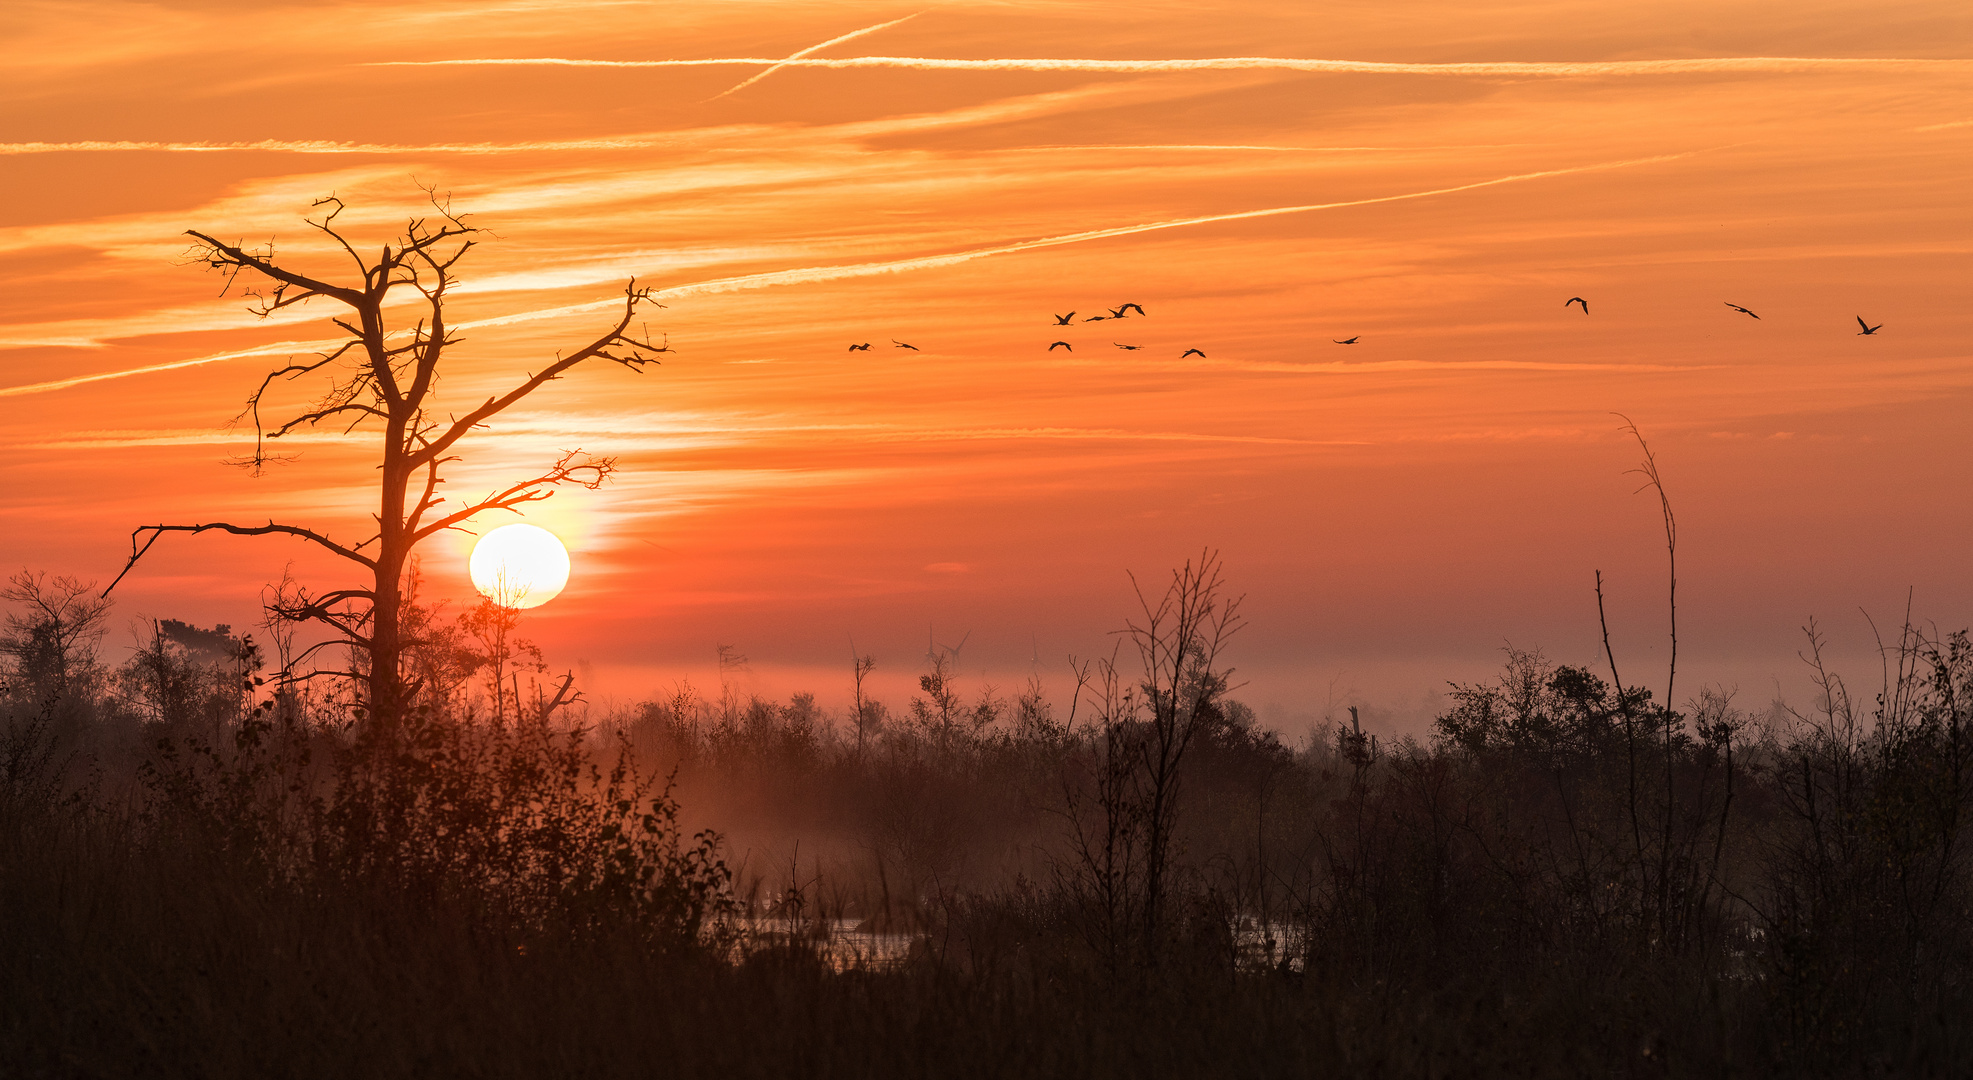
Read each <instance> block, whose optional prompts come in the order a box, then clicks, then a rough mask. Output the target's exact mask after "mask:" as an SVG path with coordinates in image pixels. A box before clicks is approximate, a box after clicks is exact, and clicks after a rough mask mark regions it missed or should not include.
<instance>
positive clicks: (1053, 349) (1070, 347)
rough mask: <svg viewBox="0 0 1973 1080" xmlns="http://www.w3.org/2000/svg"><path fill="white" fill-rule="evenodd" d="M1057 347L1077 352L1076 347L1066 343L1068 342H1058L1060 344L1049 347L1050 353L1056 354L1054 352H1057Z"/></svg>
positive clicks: (1056, 343)
mask: <svg viewBox="0 0 1973 1080" xmlns="http://www.w3.org/2000/svg"><path fill="white" fill-rule="evenodd" d="M1057 347H1060V348H1064V349H1067V350H1069V351H1070V352H1075V351H1076V347H1075V346H1074V345H1071V344H1069V343H1068V342H1066V341H1058V342H1055V343H1054V344H1053V345H1050V346H1048V351H1049V352H1054V351H1055V350H1056V348H1057Z"/></svg>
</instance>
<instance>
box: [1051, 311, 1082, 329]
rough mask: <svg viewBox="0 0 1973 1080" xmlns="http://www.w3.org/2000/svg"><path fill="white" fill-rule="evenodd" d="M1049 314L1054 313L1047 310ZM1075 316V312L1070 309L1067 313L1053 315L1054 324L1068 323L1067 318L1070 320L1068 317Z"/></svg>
mask: <svg viewBox="0 0 1973 1080" xmlns="http://www.w3.org/2000/svg"><path fill="white" fill-rule="evenodd" d="M1049 314H1051V315H1054V314H1055V313H1054V312H1049ZM1075 317H1076V313H1075V312H1073V311H1071V312H1069V313H1068V314H1067V315H1055V325H1056V326H1067V325H1069V320H1070V319H1073V318H1075Z"/></svg>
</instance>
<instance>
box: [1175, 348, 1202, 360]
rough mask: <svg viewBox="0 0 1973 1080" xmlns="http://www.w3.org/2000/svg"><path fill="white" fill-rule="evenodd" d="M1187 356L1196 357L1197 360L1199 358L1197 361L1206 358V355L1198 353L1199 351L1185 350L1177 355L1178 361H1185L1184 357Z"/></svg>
mask: <svg viewBox="0 0 1973 1080" xmlns="http://www.w3.org/2000/svg"><path fill="white" fill-rule="evenodd" d="M1188 356H1196V357H1198V358H1199V359H1201V360H1204V359H1205V358H1206V354H1205V353H1202V352H1200V351H1199V350H1197V349H1187V350H1185V351H1184V352H1182V353H1179V354H1178V358H1179V359H1180V360H1183V359H1185V358H1186V357H1188Z"/></svg>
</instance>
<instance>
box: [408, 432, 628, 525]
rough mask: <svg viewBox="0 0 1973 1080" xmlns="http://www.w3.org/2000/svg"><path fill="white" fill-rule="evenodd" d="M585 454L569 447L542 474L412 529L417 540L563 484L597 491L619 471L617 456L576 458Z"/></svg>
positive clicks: (539, 497) (537, 498) (509, 507)
mask: <svg viewBox="0 0 1973 1080" xmlns="http://www.w3.org/2000/svg"><path fill="white" fill-rule="evenodd" d="M581 454H582V451H581V450H580V449H577V450H570V451H567V452H566V453H564V454H563V455H562V456H561V457H560V458H559V459H557V460H556V462H555V464H554V466H553V467H552V468H550V469H549V470H548V471H547V472H545V473H542V474H541V475H540V476H537V477H534V478H533V479H530V480H523V481H521V482H520V483H517V484H513V485H511V486H509V487H507V488H506V489H505V490H502V491H497V492H494V493H493V494H491V495H488V496H487V497H486V498H484V499H481V500H479V501H478V502H475V503H472V504H469V505H467V506H466V507H464V508H462V509H459V510H455V511H453V512H452V513H450V514H447V515H445V516H444V517H442V518H439V519H438V520H437V521H434V522H432V523H431V524H429V525H426V526H424V527H423V528H420V529H418V530H417V531H415V532H413V533H412V537H413V538H414V542H415V541H417V540H423V539H425V538H426V537H429V536H432V535H434V534H436V533H440V532H443V531H445V530H446V529H450V528H454V527H456V526H458V525H460V524H463V523H464V522H465V521H467V520H468V519H470V518H472V517H473V516H474V515H476V514H481V513H484V512H486V511H488V510H513V509H514V508H515V507H517V506H520V505H522V504H524V503H531V502H539V501H541V500H542V499H545V498H548V497H549V496H550V495H553V494H554V491H553V490H552V489H553V488H555V487H558V486H560V485H562V484H575V485H578V486H580V487H583V488H586V489H588V490H590V491H594V490H596V489H597V488H599V487H602V486H603V482H604V481H606V480H608V479H609V478H610V474H611V473H613V472H615V471H616V467H617V463H616V459H615V458H587V459H585V460H582V461H577V460H576V458H577V457H579V456H580V455H581Z"/></svg>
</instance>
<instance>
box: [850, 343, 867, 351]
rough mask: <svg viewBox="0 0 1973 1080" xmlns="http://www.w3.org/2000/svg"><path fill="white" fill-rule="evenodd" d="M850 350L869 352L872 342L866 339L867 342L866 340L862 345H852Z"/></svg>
mask: <svg viewBox="0 0 1973 1080" xmlns="http://www.w3.org/2000/svg"><path fill="white" fill-rule="evenodd" d="M849 351H851V352H869V351H870V343H869V342H867V341H866V342H864V343H863V344H861V345H851V346H850V347H849Z"/></svg>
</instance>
